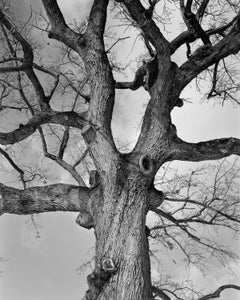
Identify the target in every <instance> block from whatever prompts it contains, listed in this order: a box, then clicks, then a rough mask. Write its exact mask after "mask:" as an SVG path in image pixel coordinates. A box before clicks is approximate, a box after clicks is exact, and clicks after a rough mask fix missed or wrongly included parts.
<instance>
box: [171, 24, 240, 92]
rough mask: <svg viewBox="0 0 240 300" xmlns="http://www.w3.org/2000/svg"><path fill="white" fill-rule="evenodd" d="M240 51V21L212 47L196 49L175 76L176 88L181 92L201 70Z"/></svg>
mask: <svg viewBox="0 0 240 300" xmlns="http://www.w3.org/2000/svg"><path fill="white" fill-rule="evenodd" d="M239 50H240V19H239V18H238V19H237V21H236V22H235V24H234V26H233V28H232V30H231V31H230V32H229V34H228V35H227V36H226V37H225V38H223V39H222V40H221V41H220V42H218V43H217V44H216V45H214V46H202V47H200V48H198V49H197V50H196V51H195V52H194V53H193V55H192V56H191V57H190V58H189V60H188V61H187V62H186V63H184V64H183V65H182V66H181V67H180V68H179V71H178V73H177V76H176V80H177V82H178V88H180V90H182V89H183V88H184V87H185V86H186V85H187V84H188V83H189V82H191V81H192V79H194V78H195V77H196V76H197V75H198V74H200V73H201V72H202V71H203V70H205V69H207V68H208V67H210V66H211V65H213V64H215V63H216V62H217V61H219V60H221V59H222V58H224V57H227V56H229V55H231V54H236V53H238V52H239Z"/></svg>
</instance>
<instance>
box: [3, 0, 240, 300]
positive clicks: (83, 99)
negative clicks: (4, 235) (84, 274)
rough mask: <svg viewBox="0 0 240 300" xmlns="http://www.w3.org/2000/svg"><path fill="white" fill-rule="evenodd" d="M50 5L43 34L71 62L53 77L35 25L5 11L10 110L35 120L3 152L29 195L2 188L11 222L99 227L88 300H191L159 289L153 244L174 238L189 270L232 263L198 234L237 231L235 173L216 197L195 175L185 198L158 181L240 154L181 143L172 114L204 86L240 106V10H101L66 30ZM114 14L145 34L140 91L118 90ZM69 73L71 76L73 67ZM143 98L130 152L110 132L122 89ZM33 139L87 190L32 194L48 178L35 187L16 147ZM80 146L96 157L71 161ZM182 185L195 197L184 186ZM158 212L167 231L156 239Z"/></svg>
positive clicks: (13, 131) (216, 187) (95, 7)
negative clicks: (30, 219)
mask: <svg viewBox="0 0 240 300" xmlns="http://www.w3.org/2000/svg"><path fill="white" fill-rule="evenodd" d="M42 4H43V6H44V9H45V12H46V16H45V15H44V14H42V22H43V23H45V25H46V26H45V28H44V29H43V24H41V25H39V26H35V27H34V29H35V30H36V29H37V28H38V29H41V30H42V31H43V32H47V34H48V37H49V38H50V39H51V42H52V43H56V42H55V41H57V42H58V43H57V44H54V45H55V46H56V47H57V51H58V53H59V55H60V56H61V59H59V61H58V62H57V63H56V64H52V66H51V67H49V63H48V62H47V61H46V63H45V64H44V63H43V61H44V56H42V57H41V55H39V54H38V52H37V51H36V49H37V45H34V43H32V42H30V38H29V40H28V39H27V38H26V36H30V35H31V32H27V31H28V28H29V27H28V26H26V25H27V23H28V22H26V23H23V24H22V23H21V22H18V21H16V20H14V17H13V16H12V15H11V14H10V12H9V10H8V7H7V6H4V5H2V7H1V10H0V28H1V36H0V38H1V44H2V47H1V49H0V53H1V61H0V63H1V67H0V73H1V79H0V85H1V86H0V87H1V103H0V109H1V111H4V112H6V111H7V112H9V111H14V112H15V113H17V112H21V113H22V115H23V116H24V121H23V122H21V123H20V124H18V125H17V124H8V123H6V124H7V125H6V126H5V128H3V130H2V132H1V133H0V144H1V145H2V148H1V150H0V152H1V154H2V155H3V156H4V157H5V159H7V160H8V162H9V163H10V165H11V166H12V167H13V168H14V169H15V171H16V172H17V173H18V174H19V178H20V180H21V182H22V184H23V189H17V188H14V187H9V186H6V185H4V184H0V194H1V199H0V214H4V213H11V214H34V213H42V212H50V211H74V212H79V216H78V218H77V223H78V224H79V225H80V226H82V227H85V228H88V229H90V228H94V231H95V236H96V247H95V268H94V270H93V272H92V273H91V274H90V275H89V276H88V278H87V281H88V285H89V289H88V291H87V292H86V295H85V299H98V300H100V299H118V300H120V299H139V300H141V299H142V300H146V299H149V300H150V299H154V297H158V298H160V299H186V297H187V296H181V295H182V294H180V295H179V294H178V293H179V290H180V289H169V288H166V287H164V286H163V285H162V283H161V282H160V283H159V282H158V286H153V285H152V282H151V276H150V255H149V241H148V239H149V238H150V237H151V236H153V237H154V238H155V239H161V237H162V236H164V238H163V239H162V243H163V244H164V243H165V244H166V245H168V246H169V247H174V246H173V244H176V245H177V246H178V247H179V248H180V249H181V250H182V251H183V252H184V253H185V255H186V257H187V259H188V261H189V262H194V261H195V262H196V259H197V258H200V257H194V253H195V254H196V255H198V254H197V252H194V253H192V252H191V249H193V247H194V245H195V247H196V244H197V245H198V246H199V247H203V248H205V247H207V248H209V249H211V253H212V254H213V255H215V254H216V255H219V257H220V259H221V258H223V257H225V255H229V253H228V252H227V250H225V249H222V248H219V247H218V245H216V244H215V243H214V242H213V241H210V240H207V239H206V238H204V237H203V238H202V237H201V236H198V235H197V234H195V232H194V226H196V224H200V225H201V226H213V227H217V226H226V227H230V228H232V229H233V230H237V226H238V224H239V221H240V219H239V207H238V203H239V198H237V196H236V194H235V195H234V194H233V195H232V194H230V193H229V191H230V190H231V191H232V189H230V187H231V186H232V184H233V182H234V180H233V178H236V174H234V176H235V177H226V176H225V178H228V179H227V180H226V182H224V184H223V183H222V182H221V178H222V177H221V176H220V177H219V175H218V174H220V171H219V172H216V176H215V181H214V183H213V188H210V187H209V188H206V189H205V190H204V192H205V194H204V193H203V192H202V191H201V193H200V191H198V190H194V191H192V189H194V188H193V187H194V185H193V184H192V181H193V180H195V174H194V173H191V174H190V177H188V178H184V177H182V178H180V179H179V181H178V185H179V188H178V189H177V190H176V189H175V190H174V188H172V191H171V193H170V192H169V193H168V192H167V190H163V191H161V190H159V189H157V187H155V185H154V180H155V176H156V174H157V172H158V171H159V170H160V171H161V167H162V166H163V164H164V163H166V162H171V161H174V160H180V161H192V162H201V161H205V160H218V159H221V158H225V157H228V156H230V155H232V154H234V155H240V140H239V139H237V138H233V137H229V138H221V139H214V140H209V141H205V142H198V143H190V142H186V141H184V140H182V139H181V138H180V137H179V136H178V135H177V131H176V127H175V126H174V124H173V123H172V120H171V112H172V110H173V108H174V107H175V106H178V107H182V106H183V105H184V101H183V100H182V99H181V93H182V91H183V89H184V88H185V87H186V86H187V85H189V83H190V82H191V81H192V80H193V79H196V80H197V82H198V81H199V80H201V79H202V78H208V79H210V80H211V86H210V90H209V92H208V98H213V97H218V98H221V99H222V101H226V100H231V101H234V102H237V103H239V101H238V92H239V84H238V80H237V71H236V69H234V68H233V64H232V63H231V62H232V61H234V66H235V63H237V61H238V52H239V50H240V21H239V20H240V19H239V11H238V9H239V5H240V1H236V0H235V1H233V0H231V1H230V0H229V1H221V0H213V1H209V0H207V1H206V0H204V1H198V0H195V1H193V0H187V1H184V0H179V1H156V0H155V1H154V0H148V1H140V0H132V1H131V0H115V1H108V0H94V1H93V3H92V6H91V10H90V13H89V16H88V19H87V21H86V22H83V23H81V24H80V25H79V24H73V25H69V24H67V23H66V21H65V19H64V15H63V14H64V12H61V10H60V8H59V6H58V4H57V1H56V0H42ZM110 6H111V10H110V9H109V7H110ZM172 7H175V8H176V7H177V8H178V11H177V12H176V15H177V14H178V15H179V16H180V15H181V17H182V20H183V22H184V24H185V25H184V26H185V29H184V30H183V31H182V32H181V33H180V34H179V35H178V36H176V37H175V38H174V39H173V40H169V39H168V38H167V34H165V32H164V31H163V30H161V29H160V28H162V27H163V25H164V26H165V27H166V26H169V27H170V28H171V26H174V24H175V25H176V23H177V17H174V18H172V19H171V22H167V23H166V24H164V23H163V22H164V18H168V19H169V18H170V10H171V8H172ZM216 8H217V9H216ZM112 9H113V10H114V12H117V13H118V14H119V15H121V16H123V19H124V21H125V22H126V23H127V24H129V26H133V27H135V28H136V29H137V30H138V32H139V33H140V35H141V36H142V37H143V41H144V43H145V46H146V47H145V48H146V49H147V51H148V56H149V59H147V60H144V61H143V62H142V65H141V66H140V67H139V68H138V69H137V71H136V73H135V77H134V80H133V81H129V82H116V80H115V79H114V77H113V70H115V69H116V68H117V69H119V67H118V66H117V65H116V64H114V62H110V55H111V50H112V48H113V47H114V43H117V42H118V41H121V40H122V39H123V37H119V38H118V39H117V40H116V41H115V42H114V43H113V44H112V45H111V46H110V47H107V46H106V39H105V38H104V34H105V31H106V21H107V16H108V14H110V13H111V11H112ZM158 12H160V13H159V14H157V13H158ZM175 18H176V19H175ZM208 24H210V25H208ZM48 43H50V42H48ZM59 45H61V46H59ZM184 45H186V46H187V53H186V59H185V61H184V62H183V63H182V64H181V65H180V66H178V65H177V64H176V63H174V62H173V61H172V56H173V54H174V53H175V52H176V51H178V50H179V49H180V48H181V47H182V46H184ZM46 47H47V46H46ZM145 54H146V53H145ZM230 58H231V60H230ZM70 64H71V71H68V67H66V65H70ZM46 66H48V67H46ZM203 74H204V76H203ZM43 77H44V78H45V80H43ZM140 87H144V88H145V90H146V91H147V92H148V94H149V96H150V100H149V102H148V104H147V107H146V110H145V113H144V117H143V120H142V125H141V131H140V134H139V137H138V140H137V142H136V145H135V146H134V148H133V149H132V150H131V151H130V152H128V153H122V152H121V151H120V150H119V149H117V147H116V144H115V141H114V139H113V136H112V130H111V120H112V115H113V108H114V102H115V90H116V89H131V90H137V89H138V88H140ZM17 121H18V118H17ZM14 126H15V127H14ZM73 136H74V138H73ZM30 138H32V139H35V141H36V142H37V143H39V144H40V143H41V145H42V149H43V154H44V156H45V157H46V158H48V159H50V160H52V161H54V162H56V163H57V164H58V165H60V166H61V167H62V168H64V169H65V170H67V171H68V172H69V173H70V174H71V175H72V177H73V178H74V179H75V180H76V182H77V184H78V185H68V184H59V183H55V184H52V185H47V186H30V184H29V182H32V180H34V179H35V178H36V176H37V175H36V174H37V172H35V171H34V172H32V173H31V174H30V175H31V176H30V175H28V176H27V175H26V171H25V170H24V168H22V167H19V165H18V164H17V163H16V162H15V160H14V159H13V158H12V155H11V148H8V147H9V145H13V146H15V145H17V144H18V143H20V144H21V143H24V142H26V141H28V140H29V139H30ZM52 139H54V143H53V141H52ZM76 139H78V142H79V143H80V142H82V141H84V144H85V148H84V150H82V148H81V147H80V149H78V148H77V151H76V152H75V153H72V154H71V152H70V150H69V149H71V146H72V145H71V141H72V140H75V141H76ZM75 146H76V145H75ZM90 159H91V160H92V162H93V165H94V167H92V166H90V167H89V166H88V169H89V174H90V175H89V184H88V183H86V180H85V179H86V177H85V176H84V174H81V172H80V167H81V166H80V164H83V163H85V164H86V165H87V164H88V163H89V162H87V160H90ZM220 169H221V168H219V169H218V170H220ZM231 174H232V173H231ZM41 176H43V175H39V176H38V177H39V178H42V177H41ZM181 180H185V187H187V188H183V187H182V185H181ZM155 183H156V182H155ZM160 183H161V184H160V189H164V186H165V185H164V182H162V181H161V180H160ZM186 183H187V184H186ZM173 187H174V186H173ZM176 191H178V192H176ZM193 195H194V197H193ZM228 198H229V199H230V200H231V201H229V202H228V201H227V200H229V199H228ZM216 203H217V205H216ZM150 210H151V211H153V212H154V213H155V214H156V215H157V216H158V217H159V219H160V223H159V224H158V225H156V226H154V227H152V228H146V215H147V213H148V211H150ZM179 232H180V233H181V234H185V236H186V238H187V240H188V241H187V242H185V243H184V244H182V243H181V242H182V241H181V242H180V241H179V240H178V234H179ZM226 288H234V289H239V286H235V285H224V286H221V287H219V288H218V289H217V290H216V291H215V292H213V293H211V294H209V295H205V296H204V295H203V296H200V295H199V297H198V299H199V300H200V299H201V300H203V299H210V298H214V297H215V298H216V297H218V296H219V295H220V294H221V291H223V290H224V289H226ZM183 292H185V290H184V289H182V290H181V293H183ZM174 297H175V298H174Z"/></svg>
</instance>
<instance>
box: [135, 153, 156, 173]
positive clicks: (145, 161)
mask: <svg viewBox="0 0 240 300" xmlns="http://www.w3.org/2000/svg"><path fill="white" fill-rule="evenodd" d="M138 164H139V169H140V171H141V173H143V174H145V175H150V174H151V173H152V171H153V161H152V159H151V158H150V157H149V156H148V155H147V154H144V155H142V156H141V157H140V158H139V162H138Z"/></svg>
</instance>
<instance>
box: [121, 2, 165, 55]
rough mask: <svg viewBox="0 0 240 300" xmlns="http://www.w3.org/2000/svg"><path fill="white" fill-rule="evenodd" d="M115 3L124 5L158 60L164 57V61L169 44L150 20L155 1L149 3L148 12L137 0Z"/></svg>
mask: <svg viewBox="0 0 240 300" xmlns="http://www.w3.org/2000/svg"><path fill="white" fill-rule="evenodd" d="M117 2H121V3H124V5H125V6H126V8H127V10H128V12H129V13H130V15H131V17H132V18H133V20H134V21H135V22H136V23H137V24H138V26H139V28H140V29H141V30H142V31H143V32H144V36H145V37H146V38H147V39H148V40H149V41H150V42H151V44H152V45H153V46H154V48H155V49H156V52H157V54H158V56H159V58H160V57H165V59H166V57H168V56H169V54H170V44H169V42H168V41H167V40H166V39H165V37H164V36H163V34H162V33H161V31H160V29H159V28H158V26H157V25H156V23H155V22H154V21H153V19H152V7H154V5H155V4H154V2H155V1H151V2H152V5H151V4H150V7H149V10H148V9H145V8H144V6H143V5H142V4H141V2H140V1H139V0H136V1H127V0H120V1H117Z"/></svg>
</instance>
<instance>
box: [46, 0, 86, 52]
mask: <svg viewBox="0 0 240 300" xmlns="http://www.w3.org/2000/svg"><path fill="white" fill-rule="evenodd" d="M42 3H43V6H44V8H45V10H46V13H47V16H48V19H49V21H50V24H51V30H50V31H49V35H48V36H49V38H54V39H56V40H58V41H61V42H63V43H64V44H65V45H67V46H68V47H70V48H71V49H73V50H75V51H77V52H78V53H79V54H80V52H81V50H82V46H83V45H84V39H85V38H84V36H83V35H82V34H80V33H77V32H75V31H74V30H72V29H71V28H70V27H69V26H68V25H67V24H66V22H65V19H64V17H63V15H62V12H61V11H60V9H59V6H58V4H57V1H56V0H42Z"/></svg>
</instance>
